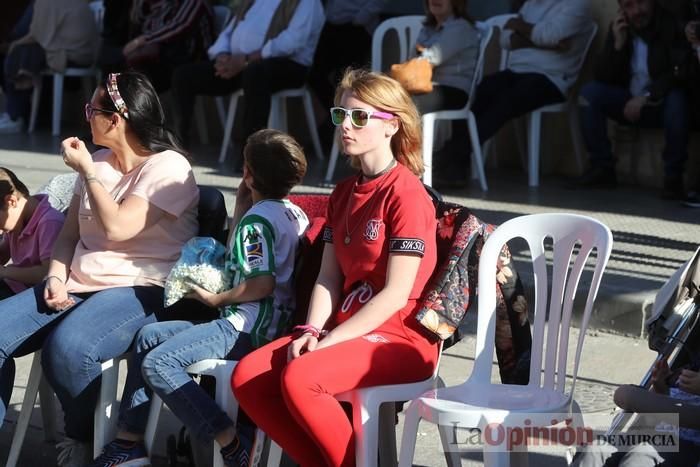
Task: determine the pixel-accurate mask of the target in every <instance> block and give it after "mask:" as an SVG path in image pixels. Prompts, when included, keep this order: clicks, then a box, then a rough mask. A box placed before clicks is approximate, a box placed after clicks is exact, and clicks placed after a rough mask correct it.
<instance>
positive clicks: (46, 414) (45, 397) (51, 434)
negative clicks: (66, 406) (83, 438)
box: [39, 378, 57, 441]
mask: <svg viewBox="0 0 700 467" xmlns="http://www.w3.org/2000/svg"><path fill="white" fill-rule="evenodd" d="M39 407H40V408H41V419H42V422H43V427H44V439H45V440H46V441H56V439H57V437H56V431H57V430H56V397H55V396H54V393H53V388H51V386H50V385H49V382H48V381H46V379H45V378H41V380H40V381H39Z"/></svg>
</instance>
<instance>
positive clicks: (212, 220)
mask: <svg viewBox="0 0 700 467" xmlns="http://www.w3.org/2000/svg"><path fill="white" fill-rule="evenodd" d="M197 209H198V212H197V221H198V222H199V232H198V233H197V235H199V236H200V237H213V238H215V239H217V240H219V241H220V242H221V243H224V244H225V243H226V234H225V228H226V218H227V216H228V214H227V212H226V202H225V200H224V195H223V194H222V193H221V192H220V191H219V190H218V189H216V188H214V187H212V186H203V185H199V205H198V206H197Z"/></svg>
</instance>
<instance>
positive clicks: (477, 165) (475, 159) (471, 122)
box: [467, 114, 489, 191]
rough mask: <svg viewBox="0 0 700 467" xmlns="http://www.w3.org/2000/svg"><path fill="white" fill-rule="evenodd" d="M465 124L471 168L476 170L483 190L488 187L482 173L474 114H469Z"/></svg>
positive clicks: (482, 159)
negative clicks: (470, 150)
mask: <svg viewBox="0 0 700 467" xmlns="http://www.w3.org/2000/svg"><path fill="white" fill-rule="evenodd" d="M467 125H468V126H469V139H470V140H471V143H472V168H473V169H474V170H475V171H476V175H477V177H478V178H479V184H480V185H481V189H482V190H483V191H488V189H489V187H488V185H487V184H486V174H485V173H484V158H483V156H482V154H481V143H480V142H479V131H478V130H477V128H476V118H475V117H474V114H469V117H468V118H467Z"/></svg>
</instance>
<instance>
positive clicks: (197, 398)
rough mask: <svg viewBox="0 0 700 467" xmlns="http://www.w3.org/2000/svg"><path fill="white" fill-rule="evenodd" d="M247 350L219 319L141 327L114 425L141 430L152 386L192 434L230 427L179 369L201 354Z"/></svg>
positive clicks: (210, 434) (246, 338) (230, 356)
mask: <svg viewBox="0 0 700 467" xmlns="http://www.w3.org/2000/svg"><path fill="white" fill-rule="evenodd" d="M251 350H252V345H251V340H250V335H249V334H247V333H239V332H238V331H237V330H236V329H235V328H234V327H233V325H232V324H231V323H230V322H229V321H228V320H226V319H223V318H221V319H216V320H214V321H210V322H208V323H202V324H195V323H192V322H189V321H168V322H163V323H155V324H149V325H148V326H145V327H144V328H143V329H142V330H141V331H140V332H139V333H138V335H137V336H136V342H135V344H134V352H133V354H132V358H131V361H130V362H129V375H128V376H127V378H126V386H125V388H124V394H123V396H122V403H121V406H120V413H119V427H120V428H121V429H123V430H125V431H128V432H130V433H135V434H143V432H144V430H145V427H146V421H147V417H148V409H149V406H150V399H151V394H152V393H153V391H155V392H156V394H158V396H159V397H160V398H161V399H162V400H163V402H165V404H167V406H168V407H170V410H172V411H173V413H174V414H175V415H176V416H177V417H178V418H179V419H180V420H181V421H182V422H183V423H184V424H185V425H186V426H187V427H188V428H189V429H190V431H191V433H192V434H193V435H195V436H196V437H197V438H198V439H200V440H202V441H211V440H213V439H214V437H215V436H216V435H217V434H219V433H220V432H222V431H223V430H225V429H227V428H229V427H232V426H233V421H232V420H231V419H230V418H229V417H228V416H227V415H226V414H225V413H224V412H223V411H222V410H221V409H220V408H219V406H218V405H217V404H216V402H215V401H214V400H213V399H212V398H211V396H209V395H208V394H207V393H206V392H205V391H204V390H203V389H202V388H201V387H200V386H199V385H198V384H196V383H195V382H194V381H193V380H192V377H191V376H190V375H189V374H187V372H186V371H185V368H187V367H188V366H190V365H191V364H193V363H196V362H198V361H200V360H204V359H207V358H218V359H227V360H240V359H241V358H243V356H245V355H246V354H247V353H248V352H250V351H251ZM139 370H140V371H139ZM216 384H229V382H228V380H227V381H217V382H216Z"/></svg>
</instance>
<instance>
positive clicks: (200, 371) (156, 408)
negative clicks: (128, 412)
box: [144, 359, 281, 467]
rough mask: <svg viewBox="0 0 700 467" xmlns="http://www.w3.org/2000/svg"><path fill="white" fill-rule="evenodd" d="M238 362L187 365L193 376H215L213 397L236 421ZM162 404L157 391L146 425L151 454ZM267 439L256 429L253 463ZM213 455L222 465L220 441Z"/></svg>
mask: <svg viewBox="0 0 700 467" xmlns="http://www.w3.org/2000/svg"><path fill="white" fill-rule="evenodd" d="M237 363H238V362H237V361H232V360H219V359H206V360H202V361H200V362H197V363H194V364H192V365H190V366H189V367H187V372H188V373H189V374H191V375H207V376H212V377H214V378H215V379H216V389H215V395H214V400H215V401H216V403H217V404H218V405H219V407H221V409H222V410H223V411H224V412H226V415H228V417H229V418H230V419H231V420H233V423H234V424H235V423H236V419H237V418H238V401H237V400H236V398H235V397H234V395H233V391H232V390H231V386H230V384H229V381H230V380H231V373H233V370H234V368H236V364H237ZM162 406H163V401H162V400H161V398H160V397H158V396H157V395H156V394H153V396H152V397H151V407H150V411H149V414H148V423H147V424H146V432H145V435H144V443H145V444H146V449H147V450H148V452H149V453H151V452H152V446H153V441H154V439H155V435H156V428H157V427H158V418H159V416H160V411H161V408H162ZM264 441H265V434H264V433H263V432H262V431H260V430H257V431H256V437H255V440H254V442H253V452H251V456H250V457H251V461H250V466H251V467H253V466H257V465H259V463H260V459H261V456H262V448H263V445H264ZM275 446H276V445H275V444H274V443H273V445H272V447H271V450H273V451H275V452H277V453H278V455H279V454H281V449H279V447H275ZM213 449H214V455H213V467H223V465H224V462H223V459H222V458H221V454H220V453H219V450H220V449H221V446H219V445H218V443H216V442H214V443H213ZM277 464H279V458H278V459H277Z"/></svg>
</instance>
